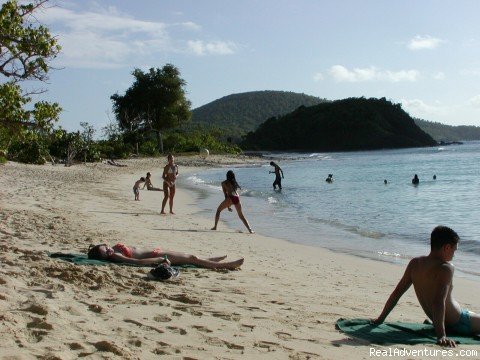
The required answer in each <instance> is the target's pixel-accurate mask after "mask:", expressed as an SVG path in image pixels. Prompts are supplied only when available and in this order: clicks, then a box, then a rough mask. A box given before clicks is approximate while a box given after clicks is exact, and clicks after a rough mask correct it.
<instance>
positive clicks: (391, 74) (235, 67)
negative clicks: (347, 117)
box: [38, 0, 480, 132]
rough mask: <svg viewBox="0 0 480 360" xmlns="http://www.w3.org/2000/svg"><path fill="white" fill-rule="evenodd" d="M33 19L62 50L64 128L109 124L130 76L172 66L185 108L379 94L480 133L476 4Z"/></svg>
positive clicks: (209, 0)
mask: <svg viewBox="0 0 480 360" xmlns="http://www.w3.org/2000/svg"><path fill="white" fill-rule="evenodd" d="M51 4H56V6H55V7H51V8H49V9H47V10H44V11H43V12H42V13H41V14H38V19H39V20H40V21H41V22H43V23H44V24H46V25H47V26H48V27H49V28H50V30H51V32H52V33H53V34H54V35H56V36H58V39H59V42H60V44H61V45H62V46H63V51H62V53H61V54H60V56H59V57H58V59H56V60H55V63H54V64H53V65H54V66H56V67H59V68H62V69H61V70H57V71H54V72H52V73H51V75H50V80H49V84H47V88H48V90H49V91H48V93H46V94H44V95H42V96H43V98H47V99H48V100H51V101H57V102H59V103H60V104H61V106H62V107H63V108H64V112H63V113H62V115H61V120H60V125H61V126H62V127H64V128H66V129H68V130H76V129H79V123H80V122H81V121H87V122H89V123H90V124H93V125H94V126H95V127H96V128H97V130H98V131H99V132H100V128H101V127H102V126H104V125H105V124H106V123H108V122H109V118H110V119H111V120H114V118H113V115H112V113H111V108H112V103H111V100H110V96H111V95H112V94H114V93H117V92H118V93H120V94H123V93H124V91H125V90H126V89H127V88H128V87H129V86H130V85H131V84H132V82H133V77H132V76H131V72H132V71H133V69H134V68H137V67H138V68H141V69H144V70H147V69H149V68H150V67H162V66H163V65H165V64H166V63H172V64H174V65H175V66H177V67H178V68H179V70H180V72H181V75H182V77H183V78H184V79H185V80H186V82H187V87H186V90H187V97H188V98H189V99H190V101H191V102H192V108H195V107H198V106H201V105H204V104H206V103H209V102H210V101H213V100H216V99H218V98H220V97H222V96H226V95H229V94H233V93H240V92H246V91H254V90H285V91H294V92H301V93H306V94H309V95H314V96H318V97H321V98H327V99H330V100H335V99H342V98H345V97H352V96H365V97H386V98H387V99H390V100H392V101H393V102H395V103H401V104H402V107H403V109H405V110H406V111H407V112H408V113H410V115H412V116H414V117H420V118H423V119H427V120H431V121H437V122H441V123H445V124H450V125H478V126H480V87H479V81H480V25H479V21H478V14H480V1H475V0H472V1H465V0H459V1H455V2H454V1H441V0H437V1H428V0H422V1H411V0H403V1H387V0H384V1H380V0H362V1H360V0H358V1H353V0H343V1H331V0H329V1H324V0H290V1H286V0H257V1H255V0H242V1H238V0H215V1H214V0H203V1H199V0H190V1H186V0H171V1H170V0H136V1H132V0H117V1H113V0H112V1H110V0H106V1H88V0H87V1H83V0H82V1H80V0H66V1H63V0H57V1H55V2H51Z"/></svg>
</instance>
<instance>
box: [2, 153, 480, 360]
mask: <svg viewBox="0 0 480 360" xmlns="http://www.w3.org/2000/svg"><path fill="white" fill-rule="evenodd" d="M258 161H259V160H258V159H255V158H248V157H226V156H211V157H209V158H208V161H204V160H202V159H200V158H198V157H195V156H193V157H178V158H177V161H176V162H177V164H178V165H179V166H180V176H183V175H185V174H187V173H188V172H191V171H194V170H196V171H197V170H198V167H197V166H203V167H212V166H226V165H228V164H233V163H243V164H249V163H255V162H258ZM121 163H123V164H126V165H127V166H126V167H114V166H110V165H107V164H101V163H97V164H87V165H83V164H79V165H75V166H72V167H69V168H67V167H64V166H61V165H57V166H52V165H44V166H34V165H24V164H18V163H11V162H10V163H7V164H5V165H0V189H1V190H0V247H1V250H2V251H1V254H0V262H1V264H2V266H1V267H0V357H1V358H2V359H77V358H86V359H98V358H100V359H156V358H158V356H159V355H166V358H172V359H352V358H353V359H369V358H371V356H370V355H369V349H370V348H371V347H374V348H376V349H384V348H386V347H382V346H371V345H369V344H368V343H366V342H364V341H361V340H354V339H350V338H348V337H347V336H345V335H344V334H342V333H340V332H339V331H337V330H336V329H335V322H336V320H337V319H339V318H372V317H375V316H377V315H378V314H379V313H380V311H381V309H382V307H383V304H384V302H385V300H386V299H387V297H388V295H389V294H390V292H391V291H392V290H393V287H394V286H395V285H396V283H397V281H398V279H399V278H400V277H401V275H402V273H403V266H400V265H395V264H390V263H384V262H379V261H373V260H368V259H362V258H357V257H354V256H349V255H343V254H339V253H334V252H331V251H329V250H325V249H321V248H315V247H309V246H304V245H298V244H294V243H290V242H286V241H283V240H279V239H275V238H270V237H266V236H262V235H259V234H248V233H246V232H238V231H235V230H233V229H229V228H228V227H227V226H226V225H225V223H220V225H219V229H218V230H217V231H211V230H210V228H211V227H212V225H213V216H214V214H212V216H211V218H210V219H206V218H203V217H202V216H200V215H199V214H198V212H199V209H198V208H197V207H196V205H195V203H196V199H195V194H192V193H190V192H187V191H185V190H183V189H182V188H181V187H180V188H178V189H177V194H176V196H175V208H174V211H175V212H176V215H175V216H171V215H160V208H161V201H162V198H163V193H162V192H155V191H147V190H146V189H145V190H141V191H140V200H141V201H139V202H136V201H134V200H133V193H132V186H133V184H134V182H135V180H137V179H139V178H140V176H145V173H146V172H147V171H150V172H151V173H152V175H153V184H154V185H155V186H161V183H160V181H159V180H158V179H159V178H160V175H161V172H162V167H163V166H164V165H165V164H166V162H165V160H164V159H163V158H162V159H133V160H127V161H121ZM221 197H222V195H221V193H220V192H219V200H220V199H221ZM243 206H244V212H245V214H246V215H247V218H248V208H249V204H248V200H245V199H243ZM222 215H223V214H222ZM249 220H250V222H251V223H252V226H253V228H255V220H254V219H249ZM319 236H322V234H319ZM117 242H122V243H125V244H127V245H134V246H139V247H151V248H153V247H158V246H161V247H162V248H166V249H171V250H178V251H183V252H186V253H192V254H196V255H199V256H205V257H207V256H209V255H212V256H213V255H228V258H227V259H230V260H234V259H237V258H240V257H244V258H245V263H244V265H243V266H242V267H241V269H240V270H236V271H213V270H207V269H199V268H194V269H192V268H189V269H181V275H180V277H179V278H178V279H176V280H174V281H169V282H157V281H150V280H148V279H147V273H148V271H149V268H134V267H127V266H117V265H109V266H80V265H74V264H70V263H67V262H64V261H61V260H57V259H52V258H49V257H48V252H65V253H82V252H83V253H85V252H86V250H87V248H88V246H89V245H90V244H100V243H108V244H112V245H113V244H116V243H117ZM454 283H455V290H454V294H455V297H456V298H457V300H458V301H459V302H460V303H461V304H462V305H463V306H465V307H467V308H470V309H471V310H474V311H475V310H476V311H480V299H479V298H478V289H479V284H478V282H475V281H471V280H467V279H463V278H458V277H456V279H455V281H454ZM425 318H426V316H425V315H424V313H423V311H422V309H421V308H420V306H419V305H418V303H417V300H416V298H415V294H414V292H413V289H410V290H409V291H408V292H407V294H405V295H404V297H403V298H402V300H401V301H400V303H399V304H398V306H397V308H396V309H395V310H394V311H393V312H392V314H391V315H390V317H389V320H398V321H411V322H423V320H424V319H425ZM398 347H401V348H407V349H424V348H425V347H427V348H435V349H436V348H439V347H437V346H436V345H433V344H432V345H418V346H403V345H399V346H398ZM461 348H462V349H478V347H475V346H461ZM425 358H427V357H425ZM431 358H432V357H428V359H431Z"/></svg>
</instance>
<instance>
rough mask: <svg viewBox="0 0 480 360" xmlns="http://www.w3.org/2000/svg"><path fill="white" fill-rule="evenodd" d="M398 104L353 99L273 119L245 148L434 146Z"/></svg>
mask: <svg viewBox="0 0 480 360" xmlns="http://www.w3.org/2000/svg"><path fill="white" fill-rule="evenodd" d="M435 144H436V141H435V140H434V139H433V138H432V137H431V136H430V135H428V134H426V133H425V132H424V131H422V130H421V129H420V128H419V127H418V126H417V125H416V124H415V122H414V120H413V119H412V118H411V117H410V115H408V114H407V113H406V112H405V111H404V110H402V108H401V106H400V104H392V103H391V102H390V101H387V100H386V99H385V98H382V99H374V98H371V99H365V98H349V99H344V100H337V101H332V102H326V103H322V104H319V105H315V106H311V107H305V106H301V107H299V108H298V109H296V110H295V111H293V112H291V113H289V114H287V115H284V116H281V117H272V118H270V119H268V120H267V121H265V122H264V123H263V124H261V125H260V126H259V127H258V129H257V130H256V131H255V132H250V133H248V134H247V136H246V138H245V141H244V142H243V144H242V148H243V149H247V150H280V151H288V150H290V151H352V150H373V149H387V148H404V147H418V146H432V145H435Z"/></svg>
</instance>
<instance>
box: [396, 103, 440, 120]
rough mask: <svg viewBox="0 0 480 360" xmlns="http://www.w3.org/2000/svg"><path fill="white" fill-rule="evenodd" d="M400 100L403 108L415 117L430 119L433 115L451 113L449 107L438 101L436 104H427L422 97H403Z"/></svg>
mask: <svg viewBox="0 0 480 360" xmlns="http://www.w3.org/2000/svg"><path fill="white" fill-rule="evenodd" d="M400 102H401V103H402V107H403V109H404V110H405V111H407V112H408V113H410V115H412V116H414V117H419V118H423V119H429V118H431V117H432V116H433V117H436V116H445V115H447V114H448V113H449V109H448V108H447V107H445V106H442V105H441V104H440V103H438V102H437V104H436V105H431V104H427V103H426V102H424V101H423V100H420V99H411V100H407V99H402V100H400Z"/></svg>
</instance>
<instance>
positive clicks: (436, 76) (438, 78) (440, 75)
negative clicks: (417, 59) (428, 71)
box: [433, 71, 445, 80]
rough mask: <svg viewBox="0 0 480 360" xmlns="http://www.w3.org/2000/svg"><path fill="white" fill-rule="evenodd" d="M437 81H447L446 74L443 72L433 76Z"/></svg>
mask: <svg viewBox="0 0 480 360" xmlns="http://www.w3.org/2000/svg"><path fill="white" fill-rule="evenodd" d="M433 78H434V79H435V80H445V74H444V73H443V72H442V71H439V72H437V73H436V74H434V75H433Z"/></svg>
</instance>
